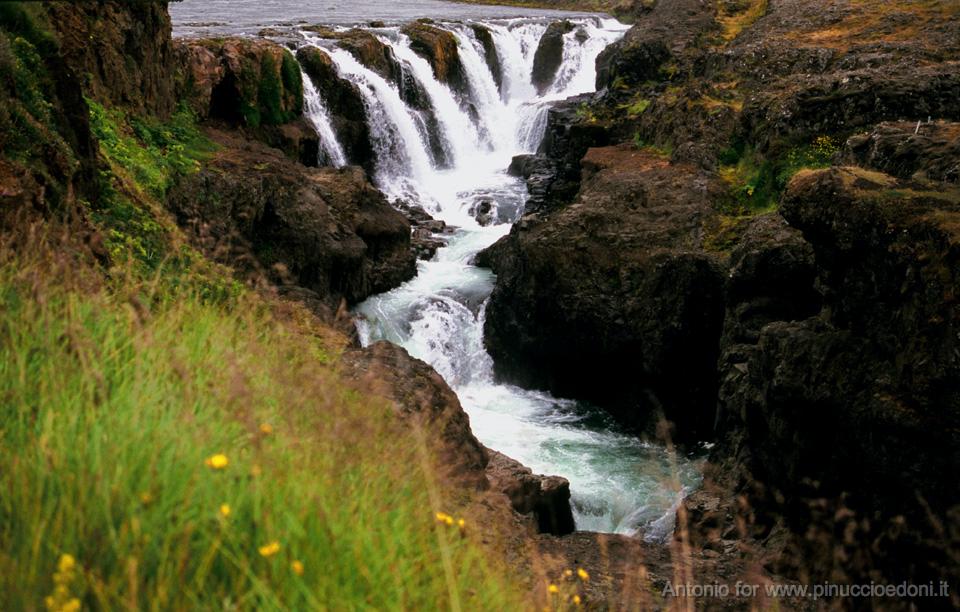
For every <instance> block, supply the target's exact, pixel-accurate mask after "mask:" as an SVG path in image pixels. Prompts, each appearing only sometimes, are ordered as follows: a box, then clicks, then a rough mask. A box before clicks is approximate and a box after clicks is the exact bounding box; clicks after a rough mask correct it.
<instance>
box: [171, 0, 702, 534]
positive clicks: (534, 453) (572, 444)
mask: <svg viewBox="0 0 960 612" xmlns="http://www.w3.org/2000/svg"><path fill="white" fill-rule="evenodd" d="M228 4H229V6H228ZM171 13H172V15H173V17H174V21H175V32H177V33H178V34H181V35H185V34H197V33H208V32H207V30H211V29H212V30H214V31H215V32H217V33H233V34H238V33H244V32H249V31H254V32H255V31H256V30H257V29H259V28H260V27H264V26H269V25H275V24H284V23H286V24H297V23H299V22H301V21H302V22H307V23H311V24H314V23H326V24H333V25H338V24H349V23H355V22H364V23H366V22H369V21H372V20H383V21H385V22H387V24H385V25H384V27H377V28H374V29H371V31H372V32H374V33H375V34H376V35H377V36H379V37H380V39H381V40H382V41H383V42H384V43H386V44H388V45H390V47H391V48H392V49H393V52H394V55H395V56H396V57H397V59H398V60H399V61H400V62H401V63H402V65H403V67H404V71H405V72H407V73H409V74H410V75H411V76H412V77H413V78H415V79H416V80H417V82H418V83H419V84H420V86H421V89H422V90H423V91H424V92H426V94H427V96H428V98H429V103H430V107H431V108H432V114H433V119H435V121H433V122H427V121H425V120H424V116H423V114H422V112H420V111H417V110H416V109H413V108H410V107H408V106H407V105H406V104H405V103H404V102H403V101H402V99H401V96H400V93H399V92H398V90H397V87H396V86H395V85H393V84H392V83H389V82H387V81H386V80H384V79H383V78H382V77H380V76H379V75H377V74H375V73H374V72H372V71H371V70H369V69H368V68H366V67H365V66H363V65H362V64H360V63H359V62H358V61H357V60H356V59H355V58H354V57H353V56H352V55H350V54H349V53H347V52H346V51H343V50H340V49H337V48H336V47H335V45H333V44H331V42H330V41H325V40H322V39H318V38H316V37H315V35H313V34H310V33H308V32H302V33H301V36H302V39H303V41H302V44H309V45H314V46H317V47H319V48H321V49H322V50H324V52H326V53H328V54H329V55H330V57H331V58H332V60H333V61H334V63H335V64H336V66H337V69H338V71H339V73H340V75H341V76H342V77H344V78H347V79H349V80H351V81H352V82H354V83H355V84H357V85H358V86H359V89H360V91H361V93H362V94H363V96H364V103H365V105H366V108H367V111H368V114H369V115H370V116H372V117H377V118H378V120H377V121H375V122H373V124H372V125H371V126H370V128H371V129H370V132H371V138H372V141H373V142H372V144H373V148H374V151H375V153H376V172H375V175H374V176H373V177H372V178H373V180H374V182H375V183H376V184H377V186H378V187H379V188H380V189H381V190H383V191H384V192H385V193H386V194H387V195H388V196H389V197H390V198H392V199H393V200H403V201H405V202H408V203H415V204H419V205H421V206H423V207H424V208H425V209H426V210H427V211H429V212H430V213H431V214H432V215H433V216H434V217H436V218H437V219H441V220H443V221H445V222H446V223H447V224H449V225H450V226H454V227H456V228H457V229H456V231H455V232H454V234H453V235H452V236H449V238H450V241H449V244H448V246H446V247H445V248H443V249H441V250H440V251H439V252H438V253H437V255H436V256H435V257H434V258H433V259H432V260H430V261H421V262H420V263H419V273H418V275H417V277H416V278H414V279H413V280H411V281H410V282H408V283H406V284H404V285H403V286H401V287H399V288H397V289H395V290H393V291H390V292H388V293H385V294H382V295H378V296H375V297H372V298H370V299H368V300H367V301H366V302H364V303H362V304H360V305H358V306H357V307H356V309H355V314H356V317H357V325H358V329H359V331H360V335H361V339H362V341H363V342H364V343H365V344H369V343H372V342H375V341H378V340H388V341H391V342H394V343H397V344H399V345H401V346H403V347H405V348H406V349H407V350H408V351H409V352H410V353H411V354H412V355H414V356H416V357H418V358H420V359H423V360H424V361H426V362H428V363H430V364H431V365H432V366H433V367H434V368H436V369H437V371H438V372H439V373H440V374H441V375H442V376H443V377H444V379H445V380H446V381H447V382H448V383H449V384H450V386H451V387H452V388H453V389H454V391H455V392H456V393H457V395H458V397H459V398H460V401H461V403H462V404H463V407H464V409H465V410H466V411H467V413H468V414H469V416H470V419H471V425H472V427H473V430H474V432H475V433H476V435H477V437H478V438H479V439H480V440H481V441H482V442H483V443H484V444H485V445H487V446H488V447H490V448H492V449H494V450H497V451H500V452H502V453H505V454H506V455H508V456H510V457H513V458H515V459H517V460H519V461H521V462H522V463H524V464H525V465H527V466H529V467H531V468H532V469H533V470H535V471H536V472H538V473H543V474H555V475H560V476H564V477H566V478H567V479H569V480H570V483H571V492H572V502H573V507H574V516H575V519H576V522H577V527H578V529H582V530H591V531H604V532H616V533H625V534H638V535H642V536H643V537H645V538H647V539H648V540H662V539H663V538H665V537H667V536H668V534H669V533H670V532H671V530H672V526H673V516H674V510H675V508H676V506H677V504H678V503H679V501H680V499H681V497H682V495H684V494H685V493H687V492H689V491H690V490H692V489H693V488H695V487H696V486H697V485H698V484H699V482H700V464H699V462H698V460H696V459H695V458H692V457H684V456H677V455H676V454H675V453H673V452H670V451H668V449H666V448H664V447H662V446H660V445H658V444H651V443H646V442H642V441H640V440H639V439H638V438H636V437H635V436H633V435H630V434H627V433H624V432H623V431H621V430H620V429H619V428H618V427H617V426H616V424H615V423H614V422H613V421H612V419H610V418H609V417H608V416H607V415H606V414H605V413H604V412H602V411H601V410H597V409H595V408H593V407H591V406H587V405H584V404H582V403H579V402H575V401H571V400H567V399H562V398H556V397H552V396H551V395H549V394H547V393H543V392H538V391H531V390H525V389H521V388H518V387H516V386H512V385H508V384H503V383H501V382H499V381H497V380H496V379H495V377H494V375H493V363H492V360H491V358H490V356H489V355H488V354H487V352H486V350H485V348H484V344H483V323H484V313H485V305H486V302H487V299H488V297H489V296H490V293H491V291H492V290H493V286H494V283H495V280H496V279H495V277H494V275H493V274H492V273H491V272H490V271H489V270H485V269H481V268H478V267H476V266H474V265H472V263H471V262H472V260H473V259H474V257H475V256H476V254H477V253H479V252H480V251H481V250H483V249H484V248H486V247H487V246H489V245H491V244H493V243H494V242H495V241H496V240H498V239H499V238H500V237H502V236H504V235H506V234H507V233H508V232H509V231H510V227H511V225H512V224H513V223H514V222H515V221H517V220H518V219H519V218H520V216H521V215H522V212H523V206H524V202H525V200H526V197H527V192H526V187H525V185H524V183H523V182H522V181H521V180H519V179H517V178H514V177H511V176H509V175H508V174H507V172H506V169H507V167H508V166H509V164H510V161H511V159H512V158H513V156H515V155H518V154H521V153H530V152H534V151H536V149H537V147H538V146H539V144H540V141H541V140H542V138H543V135H544V130H545V128H546V121H547V111H548V109H549V107H550V105H551V104H552V103H555V102H556V101H558V100H562V99H565V98H567V97H569V96H572V95H577V94H581V93H588V92H590V91H593V89H594V82H595V79H596V68H595V62H596V59H597V56H598V55H599V54H600V52H601V51H602V50H603V49H604V48H605V47H606V46H608V45H609V44H611V43H612V42H614V41H616V40H617V39H619V38H620V37H621V36H622V35H623V33H624V31H625V29H626V28H625V26H623V25H622V24H620V23H618V22H616V21H615V20H612V19H609V18H605V17H601V16H596V15H592V16H591V15H579V16H577V15H575V14H573V15H572V14H565V16H566V17H569V18H571V19H572V20H573V22H574V23H575V24H576V26H577V27H576V29H575V30H574V31H572V32H570V33H569V34H567V35H566V36H565V37H564V50H563V64H562V66H561V68H560V70H559V71H558V73H557V77H556V79H555V81H554V83H553V85H552V86H551V87H550V88H549V90H547V91H546V92H545V93H544V94H543V95H538V94H537V91H536V90H535V88H534V87H533V85H532V84H531V72H532V68H533V57H534V53H535V51H536V48H537V45H538V43H539V40H540V38H541V36H542V35H543V33H544V32H545V30H546V28H547V25H548V23H549V22H550V20H551V18H556V16H557V15H558V13H556V12H549V11H530V10H524V9H514V8H504V7H480V6H475V5H460V4H451V3H448V2H436V1H433V0H418V1H414V0H407V1H404V2H366V1H363V2H328V1H324V2H314V3H304V2H292V1H291V0H261V1H260V2H234V1H231V2H229V3H227V2H225V1H222V0H205V1H201V0H187V1H185V2H182V3H179V4H174V5H172V6H171ZM423 16H430V17H431V18H433V19H434V20H436V21H437V22H438V23H437V25H438V26H439V27H442V28H445V29H447V30H449V31H450V32H452V33H453V34H454V35H455V36H456V38H457V41H458V46H459V52H460V57H461V60H462V62H463V65H464V72H465V74H466V77H467V81H468V88H467V89H468V91H467V92H466V93H465V94H464V93H463V92H460V93H457V92H453V91H451V89H450V88H448V87H447V86H446V85H444V84H442V83H439V82H438V81H437V80H436V78H435V77H434V75H433V72H432V69H431V68H430V66H429V64H428V63H427V62H426V61H425V60H423V59H422V58H420V57H419V56H417V55H416V54H415V53H414V52H413V51H412V50H411V49H410V42H409V40H408V39H407V38H406V37H405V36H404V35H402V34H401V33H400V32H399V28H397V27H395V25H391V24H397V23H400V22H403V21H408V20H410V19H413V18H418V17H423ZM454 18H455V19H456V21H453V19H454ZM446 19H450V21H445V20H446ZM470 21H479V22H482V23H483V24H484V25H485V26H486V27H488V28H489V29H490V31H491V32H492V34H493V39H494V42H495V45H496V50H497V55H498V57H499V60H500V63H501V65H502V67H503V83H502V86H501V87H498V85H497V83H496V82H495V79H494V76H493V74H492V72H491V70H490V68H489V67H488V65H487V63H486V60H485V59H484V55H483V48H482V46H481V45H480V43H479V41H478V40H477V39H476V37H475V35H474V33H473V31H472V30H471V28H470V27H469V22H470ZM211 23H213V24H214V25H197V24H211ZM189 24H193V25H189ZM294 29H295V28H294ZM306 110H307V114H308V116H309V118H310V119H311V120H312V122H313V123H314V125H315V126H316V128H317V131H318V134H319V135H320V137H321V140H322V142H323V150H324V159H325V161H326V162H327V163H330V164H332V165H342V164H344V163H347V162H348V160H346V158H345V156H344V154H343V149H342V147H340V146H339V143H338V142H337V141H336V133H335V130H334V129H333V128H332V126H331V122H330V119H329V117H328V116H327V111H326V107H325V105H324V101H323V92H322V91H318V90H317V89H316V88H315V87H313V86H312V83H308V84H307V87H306ZM428 124H432V125H434V126H435V127H434V128H433V129H434V130H437V131H438V132H439V133H438V134H430V133H428V130H429V129H430V128H429V127H428ZM431 136H432V137H433V139H434V140H436V139H437V136H439V140H440V142H441V143H442V149H443V153H444V155H443V159H442V160H441V159H438V158H437V157H438V156H437V154H436V153H435V151H433V150H432V149H431V146H430V141H431ZM481 204H484V205H485V206H486V207H488V208H489V212H488V217H490V218H492V219H493V221H492V223H487V224H481V223H480V222H478V220H477V216H478V215H477V214H476V211H477V209H478V207H479V206H480V205H481Z"/></svg>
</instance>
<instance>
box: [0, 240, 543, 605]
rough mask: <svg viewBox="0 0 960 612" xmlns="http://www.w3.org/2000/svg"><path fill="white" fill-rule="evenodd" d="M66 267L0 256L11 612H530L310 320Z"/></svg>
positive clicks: (405, 434) (55, 246)
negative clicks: (347, 380) (352, 383)
mask: <svg viewBox="0 0 960 612" xmlns="http://www.w3.org/2000/svg"><path fill="white" fill-rule="evenodd" d="M69 253H70V243H69V239H55V238H50V239H48V240H44V241H34V242H32V243H31V244H30V249H29V250H28V251H25V250H24V249H23V248H22V245H21V247H20V248H17V249H14V248H13V247H11V246H4V247H3V249H2V252H0V398H3V401H2V402H0V407H2V408H0V411H2V414H0V423H2V426H0V449H2V450H0V488H2V490H3V491H4V494H3V495H2V496H0V608H2V609H5V610H30V609H37V608H39V607H40V606H41V605H42V604H43V602H44V598H45V597H46V596H49V597H51V600H50V601H49V604H50V608H51V609H58V610H68V609H76V607H77V606H80V605H82V607H83V608H84V609H87V608H93V609H97V608H99V609H121V608H123V609H192V610H208V609H209V610H213V609H217V610H221V609H244V610H246V609H265V610H280V609H295V610H304V609H321V608H334V609H346V610H354V609H395V608H403V609H412V610H426V609H437V608H454V607H455V606H457V605H459V607H460V608H461V609H464V610H469V609H478V608H480V607H483V608H486V609H521V608H522V607H524V606H523V603H522V600H521V596H520V595H519V594H518V592H517V590H516V588H515V587H514V586H513V585H514V584H515V581H514V579H513V578H510V577H508V576H506V575H505V572H504V571H503V570H502V568H499V567H498V566H497V565H496V564H491V563H490V561H489V557H488V556H486V555H485V554H484V552H482V551H481V549H480V548H479V546H478V545H477V543H476V542H477V540H478V539H479V537H480V535H479V533H477V531H476V530H477V529H478V527H477V526H476V525H474V524H473V523H472V522H469V521H470V517H469V516H468V517H466V518H467V521H468V522H467V523H466V526H465V528H464V529H462V530H461V529H459V528H458V527H456V526H454V527H452V528H451V527H447V526H445V525H439V524H438V523H437V522H436V521H435V518H434V512H435V511H437V510H440V509H447V508H446V504H445V502H444V501H442V500H443V497H442V495H443V492H442V491H440V490H439V489H438V487H437V484H436V483H435V482H434V480H433V476H432V473H431V470H430V469H429V467H428V466H429V465H430V463H429V461H428V459H427V457H428V455H426V449H425V448H424V447H422V446H420V447H418V445H417V444H412V443H411V441H412V440H413V439H415V437H414V436H412V434H411V432H410V431H409V429H407V430H403V431H401V429H400V428H401V427H402V425H401V424H400V423H398V421H397V419H396V418H395V417H394V415H393V412H392V411H391V410H389V409H388V408H387V406H385V405H383V404H381V403H379V402H378V401H375V400H372V399H370V398H369V397H365V396H361V395H358V394H356V393H354V392H350V391H347V390H345V389H344V388H343V386H342V385H341V384H340V383H339V381H338V380H337V379H336V377H335V376H334V374H333V372H332V371H331V370H330V369H329V367H328V366H327V365H326V363H328V362H329V361H330V359H332V358H333V356H334V355H335V354H336V350H337V349H336V344H335V343H332V341H331V340H329V339H324V333H323V332H322V330H311V329H308V328H306V327H303V328H301V327H300V326H301V325H303V326H306V325H309V323H297V321H298V320H299V321H309V319H308V318H307V317H306V316H305V315H303V316H301V317H300V318H299V319H297V318H296V317H294V319H292V320H291V321H281V320H278V319H277V318H276V317H274V316H273V315H271V314H270V311H271V308H270V305H269V304H266V303H264V302H263V301H262V300H261V299H260V298H258V297H257V296H255V295H250V294H244V295H240V296H238V297H237V298H236V299H235V300H232V301H229V302H225V303H212V302H211V301H210V300H207V299H205V297H204V296H203V295H200V294H198V293H196V292H194V291H193V290H191V289H189V288H180V289H175V288H171V285H170V284H169V283H168V282H166V280H165V279H164V275H165V272H164V271H163V270H160V271H159V272H158V274H157V275H156V276H155V277H154V278H152V279H148V280H138V278H139V276H138V274H136V273H135V272H131V271H127V272H128V273H127V274H124V273H123V272H124V269H123V268H122V267H118V268H115V269H114V271H113V273H112V274H111V277H112V280H110V281H106V280H105V279H104V278H103V277H102V276H101V275H100V274H99V273H98V272H96V271H95V270H93V269H90V268H86V267H84V265H83V264H82V262H79V261H78V260H76V259H75V258H73V257H71V256H70V255H69ZM297 312H299V311H296V310H295V311H294V314H296V313H297ZM327 335H329V334H327ZM448 511H453V510H449V509H448ZM58 587H59V590H58ZM481 604H482V605H481Z"/></svg>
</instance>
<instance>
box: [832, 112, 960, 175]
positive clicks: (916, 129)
mask: <svg viewBox="0 0 960 612" xmlns="http://www.w3.org/2000/svg"><path fill="white" fill-rule="evenodd" d="M843 159H844V161H846V162H851V163H855V164H857V165H860V166H864V167H867V168H873V169H875V170H880V171H881V172H886V173H887V174H891V175H893V176H896V177H898V178H901V179H908V178H911V177H916V178H918V179H924V178H926V179H930V180H934V181H951V182H954V183H956V182H960V123H947V122H943V121H935V122H931V123H923V124H916V123H913V122H910V123H881V124H880V125H878V126H876V127H875V128H873V130H871V131H870V132H868V133H865V134H859V135H856V136H853V137H851V138H850V139H849V140H847V143H846V147H845V150H844V152H843Z"/></svg>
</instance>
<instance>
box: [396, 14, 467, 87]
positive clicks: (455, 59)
mask: <svg viewBox="0 0 960 612" xmlns="http://www.w3.org/2000/svg"><path fill="white" fill-rule="evenodd" d="M401 31H402V32H403V33H404V34H406V35H407V36H409V37H410V48H411V49H413V50H414V52H416V53H417V55H420V56H421V57H423V58H425V59H426V60H427V61H428V62H430V66H431V67H432V68H433V74H434V76H436V77H437V80H438V81H440V82H441V83H445V84H446V85H449V86H450V88H451V89H453V90H454V91H456V92H459V93H460V94H465V93H466V92H467V87H468V86H467V78H466V73H465V72H464V69H463V64H462V63H461V61H460V51H459V48H458V46H457V39H456V38H455V37H454V35H453V34H452V33H450V32H447V31H446V30H441V29H440V28H437V27H434V26H432V25H430V24H429V23H428V22H425V21H423V20H421V21H417V22H414V23H411V24H408V25H406V26H404V27H403V29H402V30H401Z"/></svg>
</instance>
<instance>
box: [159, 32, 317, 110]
mask: <svg viewBox="0 0 960 612" xmlns="http://www.w3.org/2000/svg"><path fill="white" fill-rule="evenodd" d="M176 54H177V56H178V61H179V64H180V65H181V66H182V67H183V68H182V69H183V77H182V79H183V82H182V84H181V86H180V88H181V90H182V96H183V97H184V98H185V99H186V100H187V102H188V103H189V104H190V106H191V108H193V110H194V111H195V112H196V113H197V116H198V117H199V118H201V119H206V118H210V119H219V120H222V121H225V122H227V123H228V124H229V125H232V126H246V127H251V128H256V127H259V126H261V125H281V124H284V123H287V122H289V121H292V120H293V119H295V118H297V117H299V116H300V115H301V113H302V112H303V81H302V79H301V75H300V67H299V65H297V61H296V59H294V57H293V55H292V54H291V53H290V51H288V50H287V49H285V48H283V47H281V46H280V45H277V44H276V43H273V42H271V41H268V40H261V39H249V38H227V39H216V40H211V39H203V40H185V41H178V43H177V48H176Z"/></svg>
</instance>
